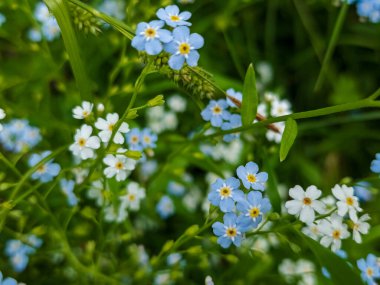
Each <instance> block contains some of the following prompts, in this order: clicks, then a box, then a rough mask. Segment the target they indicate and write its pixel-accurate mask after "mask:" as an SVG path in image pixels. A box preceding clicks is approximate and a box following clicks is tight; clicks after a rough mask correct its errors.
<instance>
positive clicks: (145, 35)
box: [132, 21, 173, 55]
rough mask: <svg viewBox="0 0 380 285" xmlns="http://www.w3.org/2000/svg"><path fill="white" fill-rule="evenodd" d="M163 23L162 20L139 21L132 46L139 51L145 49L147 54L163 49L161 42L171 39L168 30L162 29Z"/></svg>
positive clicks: (157, 52) (153, 53) (154, 53)
mask: <svg viewBox="0 0 380 285" xmlns="http://www.w3.org/2000/svg"><path fill="white" fill-rule="evenodd" d="M164 24H165V22H164V21H151V22H149V23H145V22H142V23H139V24H138V25H137V29H136V36H135V37H134V38H133V39H132V46H133V47H134V48H135V49H137V50H139V51H146V53H147V54H149V55H156V54H159V53H160V52H161V51H162V49H163V46H162V43H165V44H166V43H169V42H170V41H171V40H172V39H173V37H172V34H171V32H170V31H168V30H165V29H162V27H163V26H164Z"/></svg>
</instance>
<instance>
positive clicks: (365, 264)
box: [357, 254, 380, 285]
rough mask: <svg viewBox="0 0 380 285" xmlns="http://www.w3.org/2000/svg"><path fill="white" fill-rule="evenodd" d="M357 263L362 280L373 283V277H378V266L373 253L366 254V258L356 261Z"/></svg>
mask: <svg viewBox="0 0 380 285" xmlns="http://www.w3.org/2000/svg"><path fill="white" fill-rule="evenodd" d="M357 265H358V267H359V269H360V271H361V277H362V279H363V281H365V282H367V284H368V285H375V284H376V282H375V280H374V279H375V278H379V277H380V267H379V265H378V263H377V258H376V256H374V255H373V254H368V256H367V259H366V260H365V259H364V258H362V259H360V260H358V261H357Z"/></svg>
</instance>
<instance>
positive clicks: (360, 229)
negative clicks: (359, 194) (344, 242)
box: [352, 214, 371, 243]
mask: <svg viewBox="0 0 380 285" xmlns="http://www.w3.org/2000/svg"><path fill="white" fill-rule="evenodd" d="M370 219H371V218H370V217H369V215H368V214H365V215H363V216H361V217H360V218H359V219H358V218H357V217H355V219H352V222H353V225H352V237H353V239H354V241H356V242H357V243H361V242H362V237H361V235H360V234H364V235H365V234H368V230H369V227H370V225H369V224H368V223H366V221H368V220H370Z"/></svg>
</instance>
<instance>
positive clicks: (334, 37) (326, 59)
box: [314, 2, 349, 91]
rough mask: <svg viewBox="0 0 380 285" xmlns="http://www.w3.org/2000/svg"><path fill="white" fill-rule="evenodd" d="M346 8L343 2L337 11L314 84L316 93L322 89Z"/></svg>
mask: <svg viewBox="0 0 380 285" xmlns="http://www.w3.org/2000/svg"><path fill="white" fill-rule="evenodd" d="M348 7H349V5H348V4H347V2H344V3H343V4H342V7H341V9H340V11H339V15H338V19H337V20H336V22H335V26H334V30H333V33H332V36H331V38H330V41H329V45H328V47H327V51H326V54H325V57H324V59H323V62H322V67H321V70H320V72H319V75H318V79H317V83H316V84H315V87H314V91H318V90H319V89H320V88H321V87H322V84H323V79H324V75H325V73H326V71H327V69H328V67H329V62H330V60H331V57H332V55H333V53H334V50H335V47H336V43H337V41H338V38H339V34H340V32H341V30H342V27H343V23H344V21H345V19H346V15H347V11H348Z"/></svg>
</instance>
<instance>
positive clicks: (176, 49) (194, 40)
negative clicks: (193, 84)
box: [164, 26, 204, 70]
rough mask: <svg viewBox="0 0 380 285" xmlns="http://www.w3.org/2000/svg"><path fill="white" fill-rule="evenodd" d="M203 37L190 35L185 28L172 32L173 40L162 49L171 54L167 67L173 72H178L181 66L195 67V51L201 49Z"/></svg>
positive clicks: (197, 57) (197, 54)
mask: <svg viewBox="0 0 380 285" xmlns="http://www.w3.org/2000/svg"><path fill="white" fill-rule="evenodd" d="M203 44H204V40H203V37H202V36H201V35H199V34H197V33H193V34H190V29H189V28H188V27H185V26H180V27H177V28H175V29H174V30H173V40H172V41H171V42H169V43H168V44H165V46H164V48H165V50H166V51H167V52H169V53H170V54H171V56H170V58H169V62H168V63H169V66H170V67H171V68H172V69H174V70H180V69H181V68H182V66H183V64H184V63H185V61H186V63H187V64H188V65H189V66H197V64H198V60H199V53H198V52H197V49H200V48H201V47H203Z"/></svg>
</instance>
